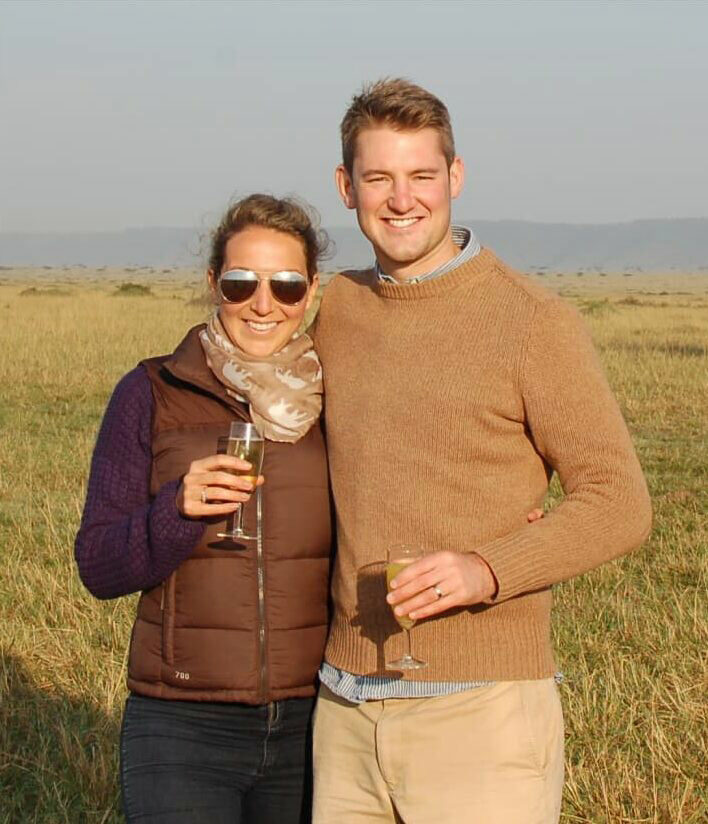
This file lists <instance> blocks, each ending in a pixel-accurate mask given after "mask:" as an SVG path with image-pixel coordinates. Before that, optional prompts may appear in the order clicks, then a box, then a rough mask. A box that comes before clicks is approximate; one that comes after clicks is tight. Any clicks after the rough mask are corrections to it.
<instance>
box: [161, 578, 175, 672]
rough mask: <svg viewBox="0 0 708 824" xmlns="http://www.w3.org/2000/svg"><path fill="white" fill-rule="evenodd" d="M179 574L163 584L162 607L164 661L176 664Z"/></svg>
mask: <svg viewBox="0 0 708 824" xmlns="http://www.w3.org/2000/svg"><path fill="white" fill-rule="evenodd" d="M176 578H177V572H173V573H172V575H170V577H169V578H168V579H167V580H166V581H163V582H162V594H161V596H160V607H161V609H162V660H163V661H164V662H165V663H166V664H174V662H175V581H176Z"/></svg>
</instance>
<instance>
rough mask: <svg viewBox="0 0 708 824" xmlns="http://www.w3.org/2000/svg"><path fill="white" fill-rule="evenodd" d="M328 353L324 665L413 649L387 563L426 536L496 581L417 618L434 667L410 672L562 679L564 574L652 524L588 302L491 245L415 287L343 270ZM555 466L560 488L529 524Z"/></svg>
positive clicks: (362, 668) (368, 665) (326, 301)
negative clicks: (554, 643)
mask: <svg viewBox="0 0 708 824" xmlns="http://www.w3.org/2000/svg"><path fill="white" fill-rule="evenodd" d="M316 346H317V349H318V352H319V355H320V357H321V359H322V365H323V368H324V375H325V397H326V401H325V410H326V429H327V440H328V448H329V459H330V468H331V477H332V486H333V490H334V497H335V505H336V512H337V535H338V554H337V559H336V563H335V570H334V579H333V601H334V614H333V619H332V626H331V631H330V637H329V641H328V644H327V650H326V655H325V657H326V660H327V661H328V662H329V663H330V664H333V665H334V666H337V667H340V668H343V669H345V670H347V671H350V672H354V673H359V674H375V673H378V674H384V673H385V670H384V668H383V664H384V661H386V660H390V659H391V658H394V657H397V656H398V655H399V654H400V652H401V651H402V647H403V640H402V635H401V632H400V630H399V629H398V627H397V625H396V623H395V622H394V621H393V619H392V617H391V612H390V607H389V606H388V605H387V604H386V602H385V600H384V598H385V580H384V564H385V558H386V548H387V547H388V546H389V545H390V544H392V543H399V542H413V543H420V544H422V545H424V546H425V547H426V548H428V549H429V550H431V551H435V550H454V551H457V552H473V551H474V552H477V553H479V554H480V555H481V556H482V557H483V558H484V559H485V560H486V561H487V563H488V564H489V565H490V567H491V568H492V570H493V572H494V575H495V576H496V578H497V581H498V584H499V592H498V595H497V597H496V599H495V602H494V604H492V605H489V604H484V605H478V606H475V607H472V608H468V609H457V610H453V611H452V612H448V613H445V614H444V615H442V616H440V617H437V618H433V619H428V620H426V621H422V622H420V623H418V624H417V625H416V627H415V628H414V629H413V631H412V634H411V636H412V641H413V649H414V653H415V654H417V655H418V656H419V657H422V658H424V659H426V660H427V661H428V662H429V666H428V667H427V669H425V670H421V671H418V672H416V673H413V674H406V676H405V677H406V678H416V679H422V680H430V681H438V680H441V681H446V680H450V681H470V680H476V679H493V680H509V679H527V678H542V677H547V676H549V675H551V674H552V673H553V672H554V671H555V663H554V660H553V653H552V650H551V644H550V610H551V593H550V587H551V585H552V584H554V583H556V582H558V581H562V580H564V579H566V578H570V577H572V576H574V575H578V574H580V573H582V572H585V571H586V570H589V569H592V568H593V567H595V566H597V565H598V564H601V563H603V562H604V561H607V560H609V559H611V558H615V557H617V556H619V555H622V554H624V553H626V552H628V551H629V550H631V549H633V548H634V547H636V546H638V545H639V544H640V543H641V542H642V541H643V540H644V538H645V537H646V536H647V534H648V532H649V528H650V522H651V508H650V502H649V497H648V494H647V489H646V485H645V482H644V478H643V476H642V472H641V469H640V467H639V463H638V461H637V458H636V456H635V453H634V449H633V447H632V443H631V440H630V437H629V434H628V432H627V429H626V427H625V424H624V421H623V420H622V415H621V413H620V411H619V409H618V407H617V403H616V401H615V399H614V397H613V396H612V393H611V391H610V389H609V387H608V385H607V381H606V379H605V377H604V375H603V372H602V369H601V367H600V365H599V363H598V359H597V356H596V354H595V352H594V350H593V347H592V344H591V342H590V339H589V336H588V334H587V332H586V330H585V329H584V327H583V324H582V322H581V320H580V318H579V316H578V314H577V312H576V311H575V310H574V309H573V308H572V307H571V306H569V305H567V304H566V303H564V302H563V301H562V300H561V299H560V298H558V297H556V296H555V295H552V294H550V293H548V292H546V291H545V290H543V289H542V288H540V287H538V286H536V285H534V284H532V283H530V282H529V280H528V279H526V278H524V277H523V276H521V275H519V274H517V273H515V272H513V271H512V270H510V269H509V268H508V267H507V266H505V264H504V263H502V262H501V261H500V260H498V259H497V258H496V257H495V256H494V254H493V253H492V252H490V251H489V250H487V249H483V250H482V252H481V253H480V254H479V255H477V257H475V258H473V259H472V260H471V261H469V262H467V263H465V264H463V265H462V266H460V267H458V268H457V269H454V270H453V271H451V272H449V273H448V274H446V275H444V276H442V277H440V278H436V279H433V280H430V281H426V282H423V283H420V284H401V285H399V284H389V283H380V282H378V281H377V279H376V278H375V277H374V275H373V273H371V272H368V273H354V274H344V275H340V276H337V277H336V278H334V280H333V281H332V282H331V283H330V285H329V286H328V287H327V289H326V291H325V295H324V298H323V301H322V307H321V309H320V314H319V317H318V321H317V330H316ZM552 469H555V470H556V471H557V472H558V475H559V477H560V481H561V483H562V485H563V489H564V491H565V498H564V500H563V502H562V503H561V504H560V505H559V506H557V507H556V508H555V509H554V510H553V511H552V512H551V513H550V514H548V515H547V516H546V517H545V518H544V519H543V520H542V521H541V522H538V523H535V524H528V523H527V520H526V515H527V513H528V512H529V510H531V509H533V508H534V507H537V506H539V505H540V504H541V502H542V501H543V498H544V495H545V493H546V489H547V486H548V480H549V477H550V474H551V471H552ZM389 674H390V673H389Z"/></svg>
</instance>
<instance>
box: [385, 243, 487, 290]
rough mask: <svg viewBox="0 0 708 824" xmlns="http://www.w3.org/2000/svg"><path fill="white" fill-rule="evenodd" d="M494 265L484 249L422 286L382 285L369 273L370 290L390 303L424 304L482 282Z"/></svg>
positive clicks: (420, 284) (407, 284) (425, 281)
mask: <svg viewBox="0 0 708 824" xmlns="http://www.w3.org/2000/svg"><path fill="white" fill-rule="evenodd" d="M496 263H497V258H496V255H495V254H494V252H492V251H491V250H490V249H487V248H486V247H485V248H483V249H482V250H481V251H480V253H479V254H477V255H475V256H474V257H473V258H472V259H471V260H468V261H466V262H465V263H462V264H461V265H460V266H456V267H455V268H454V269H451V270H450V271H449V272H446V273H445V274H444V275H440V276H439V277H437V278H433V279H432V280H424V281H422V282H421V283H389V282H385V281H381V280H380V279H379V278H378V277H377V276H376V272H375V271H374V270H371V272H370V273H369V275H370V281H369V282H370V283H371V286H372V288H373V290H374V292H376V294H378V295H380V296H381V297H382V298H388V299H391V300H424V299H425V298H437V297H441V296H442V295H445V294H446V293H448V292H451V291H453V290H455V289H458V288H459V287H460V286H465V285H467V286H469V285H470V284H471V283H472V282H473V281H478V280H482V279H483V278H484V277H485V276H486V275H487V274H489V273H490V272H491V270H492V269H493V268H494V266H495V264H496Z"/></svg>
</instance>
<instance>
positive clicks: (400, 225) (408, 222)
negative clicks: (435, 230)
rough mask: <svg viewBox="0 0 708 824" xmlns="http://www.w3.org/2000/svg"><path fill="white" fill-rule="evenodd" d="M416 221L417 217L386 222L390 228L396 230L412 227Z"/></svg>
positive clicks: (393, 219) (390, 219)
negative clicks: (392, 227)
mask: <svg viewBox="0 0 708 824" xmlns="http://www.w3.org/2000/svg"><path fill="white" fill-rule="evenodd" d="M417 221H418V218H417V217H405V218H398V219H396V218H392V217H390V218H388V222H389V223H390V224H391V226H395V227H396V229H405V228H406V226H412V225H413V224H414V223H416V222H417Z"/></svg>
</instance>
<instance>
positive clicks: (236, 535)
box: [216, 530, 258, 541]
mask: <svg viewBox="0 0 708 824" xmlns="http://www.w3.org/2000/svg"><path fill="white" fill-rule="evenodd" d="M216 534H217V536H218V537H219V538H231V540H232V541H257V540H258V536H257V535H245V534H244V533H243V532H237V531H236V530H233V531H232V532H217V533H216Z"/></svg>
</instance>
